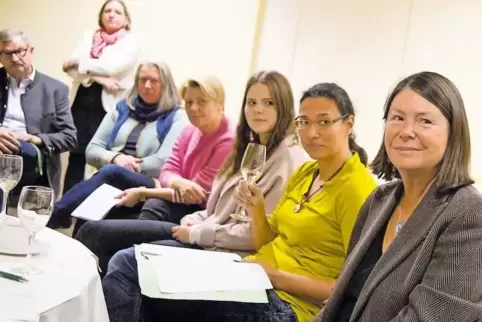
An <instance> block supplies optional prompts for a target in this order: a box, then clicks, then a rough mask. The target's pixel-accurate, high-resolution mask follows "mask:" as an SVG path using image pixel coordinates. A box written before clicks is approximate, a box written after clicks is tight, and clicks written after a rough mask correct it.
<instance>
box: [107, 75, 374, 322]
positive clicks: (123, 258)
mask: <svg viewBox="0 0 482 322" xmlns="http://www.w3.org/2000/svg"><path fill="white" fill-rule="evenodd" d="M354 121H355V115H354V110H353V106H352V103H351V100H350V98H349V97H348V94H347V93H346V92H345V91H344V90H343V89H342V88H340V87H339V86H337V85H336V84H326V83H325V84H318V85H315V86H313V87H312V88H310V89H309V90H308V91H306V92H305V93H304V94H303V97H302V99H301V107H300V115H299V116H298V117H297V118H296V120H295V124H296V128H297V130H298V134H299V137H300V140H301V143H302V145H303V147H304V149H305V151H306V152H307V153H308V154H309V155H310V156H311V158H313V159H315V161H309V162H306V163H305V164H304V165H302V166H301V167H300V168H299V169H298V170H296V171H295V173H294V174H293V175H292V176H291V178H290V179H289V181H288V184H287V186H286V189H285V192H284V195H283V196H282V197H281V199H280V201H279V202H278V205H277V207H276V208H275V210H274V211H273V213H272V214H271V215H270V216H267V215H268V214H267V213H266V211H265V200H264V196H263V192H262V190H261V189H260V187H258V186H256V185H253V184H248V183H247V182H246V181H241V183H240V185H239V186H238V187H237V188H236V191H235V197H236V199H237V200H238V202H239V203H240V204H243V205H245V206H246V209H247V212H248V215H249V216H250V217H251V218H252V222H251V224H250V228H249V229H250V234H251V237H250V238H251V243H252V247H253V248H254V249H255V251H256V253H255V254H254V255H252V256H248V257H246V258H245V260H246V261H253V262H256V263H258V264H259V265H261V266H262V267H263V268H264V270H265V271H266V274H267V275H268V277H269V278H270V280H271V283H272V284H273V287H274V290H269V291H268V300H269V303H267V304H254V303H239V302H215V301H179V300H176V301H172V300H163V299H153V298H148V297H145V296H141V294H140V289H139V286H138V282H137V281H136V279H137V276H138V274H137V267H136V262H135V258H134V257H132V256H129V254H128V253H126V252H119V253H117V254H116V256H115V257H114V258H113V259H112V261H111V262H110V264H109V272H108V274H107V276H106V278H105V279H104V283H103V285H104V293H105V295H106V301H107V306H108V309H109V316H110V319H111V321H113V322H116V321H125V320H126V319H127V318H128V319H129V320H132V321H138V320H141V321H154V320H165V321H201V320H202V321H211V322H216V321H223V322H225V321H273V322H274V321H276V322H280V321H286V322H288V321H290V322H291V321H300V322H305V321H311V319H312V318H313V317H314V316H315V315H316V313H317V312H318V311H319V310H320V307H321V304H322V303H323V301H324V300H326V299H327V298H328V297H329V296H330V293H331V289H332V288H333V287H334V284H335V279H336V278H337V277H338V275H339V273H340V270H341V267H342V265H343V263H344V260H345V255H346V252H347V249H348V243H349V240H350V236H351V232H352V229H353V226H354V224H355V221H356V218H357V216H358V212H359V210H360V208H361V206H362V205H363V203H364V202H365V200H366V199H367V198H368V196H369V195H370V193H371V192H372V191H373V190H374V189H375V186H376V184H375V181H374V180H373V178H372V176H371V174H370V173H369V171H368V170H367V168H366V167H365V164H366V162H367V156H366V153H365V151H364V150H363V149H362V148H361V147H359V146H358V145H357V144H356V143H355V140H354V136H353V127H354ZM268 217H269V218H268ZM193 274H196V271H195V269H193ZM199 278H202V276H199Z"/></svg>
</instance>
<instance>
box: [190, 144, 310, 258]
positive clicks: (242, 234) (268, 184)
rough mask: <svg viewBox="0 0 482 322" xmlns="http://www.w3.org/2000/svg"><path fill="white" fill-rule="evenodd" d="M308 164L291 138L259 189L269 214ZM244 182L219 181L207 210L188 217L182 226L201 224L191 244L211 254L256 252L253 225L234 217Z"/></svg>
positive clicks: (269, 164) (275, 155) (277, 152)
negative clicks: (192, 222)
mask: <svg viewBox="0 0 482 322" xmlns="http://www.w3.org/2000/svg"><path fill="white" fill-rule="evenodd" d="M307 160H308V157H307V155H306V153H305V151H304V150H303V149H302V148H301V147H300V146H299V145H298V144H297V141H296V139H295V136H293V135H290V136H288V137H287V138H285V139H284V141H283V142H281V144H280V146H279V147H278V148H277V149H276V150H275V151H274V153H273V154H272V155H271V157H270V158H269V159H268V160H267V161H266V165H265V168H264V171H263V175H262V176H261V178H260V179H259V180H258V186H259V187H260V188H261V190H262V191H263V193H264V199H265V211H266V214H271V212H272V211H273V210H274V209H275V207H276V205H277V204H278V202H279V200H280V199H281V196H282V195H283V193H284V189H285V186H286V183H287V181H288V179H289V177H290V176H291V174H292V173H293V172H294V171H295V170H296V168H298V167H299V166H301V165H302V164H303V163H304V162H305V161H307ZM241 179H242V177H241V175H240V174H238V175H235V176H233V177H231V178H228V179H227V180H226V179H225V178H220V177H218V178H216V179H215V181H214V183H213V188H212V191H211V195H210V197H209V200H208V203H207V207H206V210H203V211H198V212H195V213H193V214H191V215H187V216H185V217H184V218H183V219H182V220H181V224H182V223H183V222H184V220H186V219H188V218H189V219H190V220H193V219H194V220H195V221H196V222H198V224H196V225H194V226H193V229H191V236H190V240H191V241H192V242H193V243H194V244H197V245H199V246H202V247H204V248H207V249H210V250H223V251H235V252H238V253H240V254H242V255H244V254H249V253H252V252H254V247H253V245H252V240H251V236H250V227H249V223H246V222H239V221H237V220H235V219H233V218H231V217H230V215H231V214H232V213H233V212H235V211H236V210H237V208H238V204H237V202H236V201H235V200H234V198H233V193H234V189H235V188H236V186H237V183H238V182H239V181H240V180H241Z"/></svg>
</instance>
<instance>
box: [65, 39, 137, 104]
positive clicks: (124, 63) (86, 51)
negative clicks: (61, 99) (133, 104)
mask: <svg viewBox="0 0 482 322" xmlns="http://www.w3.org/2000/svg"><path fill="white" fill-rule="evenodd" d="M94 34H95V31H87V32H85V33H84V36H83V37H82V39H81V40H80V42H79V43H78V44H77V46H76V48H75V50H74V52H73V53H72V55H71V56H70V59H76V60H77V61H78V62H79V67H78V68H77V69H75V70H74V69H71V70H69V71H68V72H67V74H68V75H69V76H70V77H71V78H72V80H73V83H72V88H71V90H70V104H71V105H72V104H73V103H74V100H75V96H76V95H77V90H78V89H79V86H80V84H82V85H84V86H86V87H88V86H90V85H91V84H92V80H91V79H90V77H89V76H90V75H89V73H93V74H96V75H101V76H111V77H115V78H116V79H117V80H118V81H119V83H120V86H121V90H120V91H118V92H116V93H110V92H108V91H106V90H103V91H102V106H103V107H104V110H105V111H106V112H110V111H113V110H114V109H115V107H116V104H117V102H118V101H120V100H121V99H122V98H124V96H125V95H126V93H127V91H128V90H129V89H130V88H131V87H132V85H134V74H135V70H136V67H137V63H138V60H139V55H140V48H139V45H138V43H137V41H136V39H135V38H134V36H132V34H130V33H129V34H127V35H126V36H125V37H124V38H122V39H120V40H119V41H118V42H116V43H115V44H114V45H111V46H107V47H106V48H105V49H104V52H103V53H102V55H101V56H100V58H99V59H92V58H90V49H91V48H92V38H93V37H94Z"/></svg>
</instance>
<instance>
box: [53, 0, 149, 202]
mask: <svg viewBox="0 0 482 322" xmlns="http://www.w3.org/2000/svg"><path fill="white" fill-rule="evenodd" d="M131 23H132V22H131V16H130V14H129V11H128V10H127V6H126V4H125V3H124V1H122V0H107V1H105V2H104V4H103V5H102V7H101V8H100V10H99V14H98V24H99V29H97V30H96V31H88V32H86V33H85V35H84V36H83V37H82V39H81V40H80V42H79V43H78V44H77V47H76V48H75V50H74V52H73V53H72V55H71V56H70V58H69V59H68V60H67V61H66V62H65V63H64V64H63V66H62V69H63V71H64V72H65V73H67V74H68V75H69V76H70V77H71V78H72V79H73V84H72V89H71V91H70V100H71V104H72V117H73V119H74V123H75V126H76V128H77V138H78V142H79V144H78V146H77V148H76V149H74V150H72V151H70V154H69V162H68V166H67V172H66V174H65V182H64V192H63V194H65V193H66V192H67V191H69V190H70V188H72V187H73V186H74V185H76V184H77V183H79V182H81V181H82V180H84V176H85V165H86V159H85V149H86V147H87V145H88V144H89V142H90V140H91V139H92V137H93V136H94V133H95V131H96V130H97V128H98V127H99V125H100V123H101V122H102V120H103V118H104V116H105V115H106V113H108V112H110V111H113V110H114V109H115V107H116V104H117V102H118V101H120V100H121V99H122V98H123V97H124V95H125V94H126V92H127V90H128V89H130V88H131V87H132V84H133V75H134V72H135V68H136V64H137V62H138V59H139V53H140V51H139V46H138V44H137V41H136V40H135V38H134V36H133V35H132V34H131V33H130V29H131Z"/></svg>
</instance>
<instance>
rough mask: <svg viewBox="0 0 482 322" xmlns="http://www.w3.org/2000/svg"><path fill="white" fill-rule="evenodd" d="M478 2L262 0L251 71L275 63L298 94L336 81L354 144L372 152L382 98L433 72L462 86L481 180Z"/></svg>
mask: <svg viewBox="0 0 482 322" xmlns="http://www.w3.org/2000/svg"><path fill="white" fill-rule="evenodd" d="M481 12H482V2H481V1H478V0H462V1H453V0H416V1H415V0H413V1H411V0H390V1H386V0H363V1H360V0H337V1H333V0H330V1H329V0H282V1H280V0H268V3H267V7H266V12H265V20H264V23H263V26H262V32H261V45H260V50H259V52H258V57H257V64H256V67H257V69H265V68H270V69H272V68H273V69H278V70H280V71H281V72H283V73H285V74H286V75H287V76H288V77H289V78H290V80H291V82H292V85H293V88H294V91H295V95H296V97H297V98H299V97H300V94H301V92H302V91H303V90H305V89H307V88H308V87H309V86H311V85H313V84H315V83H318V82H336V83H338V84H339V85H341V86H342V87H344V88H345V89H346V90H347V91H348V93H349V94H350V96H351V98H352V100H353V102H354V104H355V108H356V112H357V124H356V132H357V135H358V141H359V143H360V144H361V145H362V146H363V147H365V148H366V149H367V151H368V153H369V156H370V157H371V158H373V157H374V156H375V154H376V152H377V150H378V148H379V145H380V143H381V141H382V134H383V133H382V132H383V123H382V121H381V118H382V111H383V104H384V101H385V99H386V97H387V95H388V93H389V91H390V90H391V89H392V87H393V86H394V85H395V84H396V83H397V82H398V81H399V80H400V79H401V78H402V77H404V76H407V75H409V74H411V73H414V72H418V71H422V70H432V71H436V72H439V73H442V74H444V75H445V76H447V77H449V78H450V79H451V80H452V81H453V82H454V83H455V84H456V85H457V86H458V88H459V90H460V91H461V92H462V95H463V97H464V100H465V103H466V109H467V113H468V116H469V123H470V128H471V137H472V172H473V175H474V177H476V178H478V179H482V149H480V148H479V142H478V141H479V140H477V138H480V137H482V126H479V124H478V122H479V121H480V120H482V111H481V107H480V99H479V97H478V96H479V92H480V87H481V84H482V58H481V57H482V32H481V30H482V19H481V18H480V13H481Z"/></svg>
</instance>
